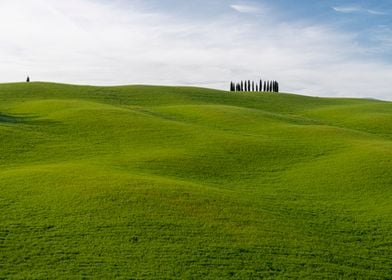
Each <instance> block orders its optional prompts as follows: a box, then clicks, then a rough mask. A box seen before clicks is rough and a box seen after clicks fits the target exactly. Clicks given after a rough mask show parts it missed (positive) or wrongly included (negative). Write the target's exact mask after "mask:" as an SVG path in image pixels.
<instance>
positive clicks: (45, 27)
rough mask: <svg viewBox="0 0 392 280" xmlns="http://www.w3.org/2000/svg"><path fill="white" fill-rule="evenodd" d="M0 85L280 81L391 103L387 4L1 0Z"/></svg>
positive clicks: (391, 33)
mask: <svg viewBox="0 0 392 280" xmlns="http://www.w3.org/2000/svg"><path fill="white" fill-rule="evenodd" d="M0 32H1V34H2V36H0V63H1V67H0V82H9V81H18V80H23V79H24V77H25V76H26V75H27V74H29V75H30V76H31V77H32V80H45V81H56V82H66V83H78V84H98V85H115V84H131V83H136V84H164V85H173V84H174V85H195V86H204V87H213V88H220V89H226V88H227V85H228V83H229V82H230V81H231V80H241V79H258V78H263V79H276V80H279V81H280V83H281V87H282V90H284V91H288V92H297V93H302V94H308V95H314V96H348V97H370V98H380V99H387V100H392V90H390V89H389V84H390V80H391V78H392V3H391V1H384V0H381V1H342V0H340V1H338V0H319V1H311V0H302V1H301V0H300V1H289V0H274V1H269V0H258V1H256V0H253V1H251V0H249V1H248V0H246V1H242V0H238V1H230V0H209V1H206V0H197V1H183V0H110V1H109V0H68V1H58V0H57V1H56V0H34V1H31V0H19V1H14V0H2V1H1V2H0Z"/></svg>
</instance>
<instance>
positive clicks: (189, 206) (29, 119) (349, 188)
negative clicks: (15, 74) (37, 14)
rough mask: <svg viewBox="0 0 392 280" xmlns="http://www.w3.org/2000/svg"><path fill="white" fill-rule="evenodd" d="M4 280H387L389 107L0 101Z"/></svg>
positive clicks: (169, 97)
mask: <svg viewBox="0 0 392 280" xmlns="http://www.w3.org/2000/svg"><path fill="white" fill-rule="evenodd" d="M0 147H1V153H0V278H1V279H2V278H19V279H26V278H30V279H43V278H56V279H58V278H99V279H109V278H123V279H132V278H133V279H134V278H140V279H143V278H158V279H159V278H166V279H167V278H171V279H172V278H194V279H206V278H207V279H211V278H221V279H226V278H230V277H232V278H235V279H238V278H247V279H251V278H261V277H265V278H268V277H271V278H284V279H285V278H312V279H318V278H320V279H325V278H331V279H336V278H356V279H359V278H362V279H369V278H372V279H383V278H389V277H391V269H392V218H391V217H392V204H391V201H392V103H389V102H383V101H376V100H360V99H329V98H328V99H327V98H314V97H305V96H298V95H292V94H269V93H262V94H261V93H232V92H224V91H216V90H209V89H200V88H183V87H149V86H124V87H91V86H71V85H61V84H48V83H29V84H27V83H24V84H2V85H0Z"/></svg>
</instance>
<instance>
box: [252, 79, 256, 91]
mask: <svg viewBox="0 0 392 280" xmlns="http://www.w3.org/2000/svg"><path fill="white" fill-rule="evenodd" d="M252 91H255V81H252Z"/></svg>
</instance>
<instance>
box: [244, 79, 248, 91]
mask: <svg viewBox="0 0 392 280" xmlns="http://www.w3.org/2000/svg"><path fill="white" fill-rule="evenodd" d="M244 91H248V83H247V82H246V81H245V82H244Z"/></svg>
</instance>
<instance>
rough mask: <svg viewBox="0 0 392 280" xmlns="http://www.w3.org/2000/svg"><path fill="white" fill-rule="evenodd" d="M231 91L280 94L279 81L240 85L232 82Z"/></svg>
mask: <svg viewBox="0 0 392 280" xmlns="http://www.w3.org/2000/svg"><path fill="white" fill-rule="evenodd" d="M230 91H258V92H279V83H278V82H277V81H262V80H260V81H259V82H255V81H250V80H247V81H241V82H239V83H234V82H230Z"/></svg>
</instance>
